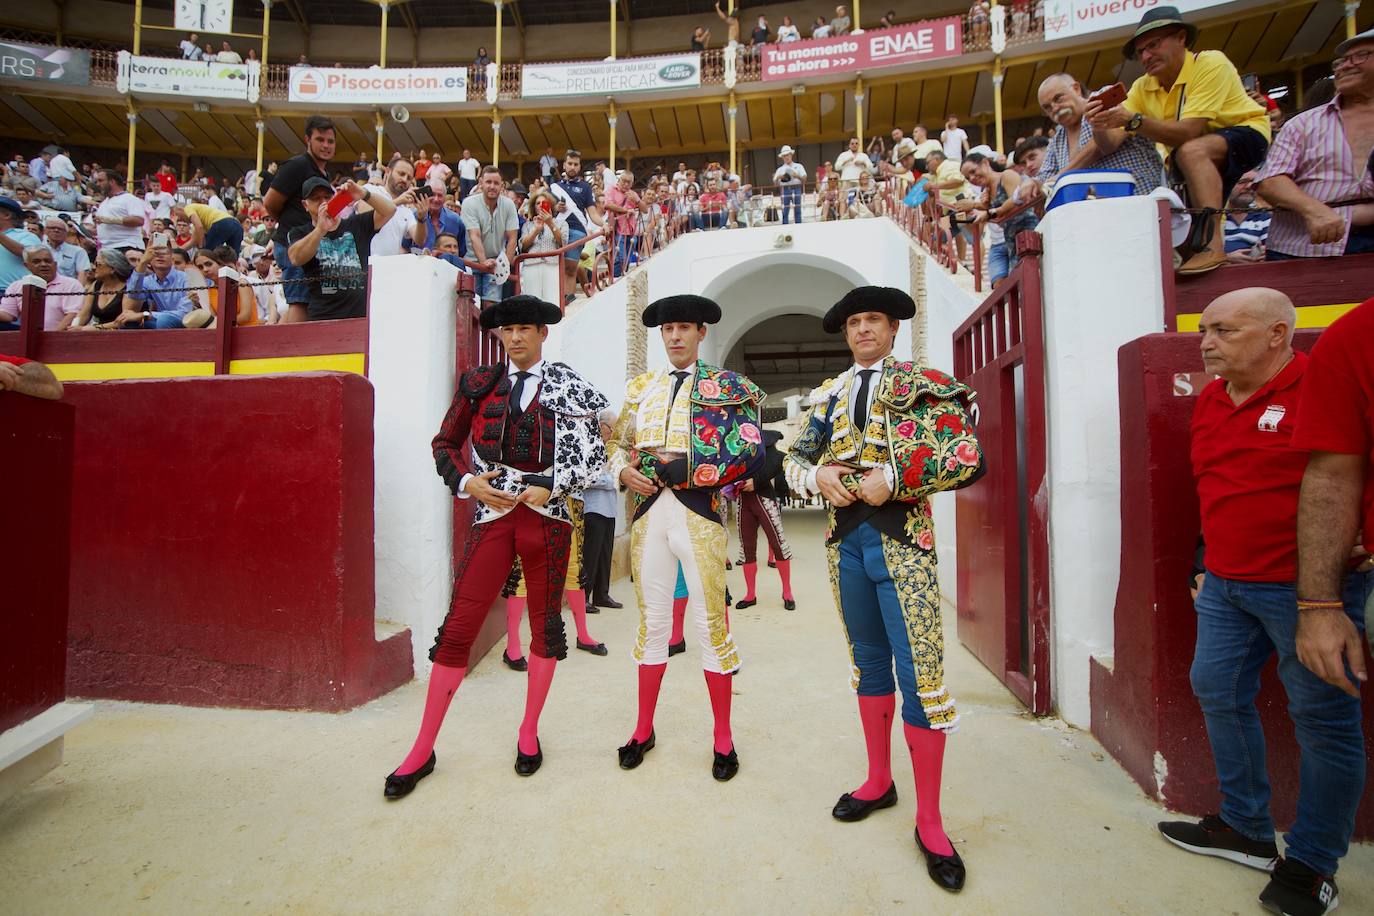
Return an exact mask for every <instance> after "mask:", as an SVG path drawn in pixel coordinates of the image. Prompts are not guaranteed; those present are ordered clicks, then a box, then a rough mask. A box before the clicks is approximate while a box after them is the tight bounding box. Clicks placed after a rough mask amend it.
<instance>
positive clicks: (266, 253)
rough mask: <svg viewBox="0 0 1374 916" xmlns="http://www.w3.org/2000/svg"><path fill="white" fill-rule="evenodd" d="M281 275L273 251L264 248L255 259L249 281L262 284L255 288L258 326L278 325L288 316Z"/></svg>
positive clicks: (266, 247) (254, 297) (254, 299)
mask: <svg viewBox="0 0 1374 916" xmlns="http://www.w3.org/2000/svg"><path fill="white" fill-rule="evenodd" d="M280 279H281V273H280V271H278V270H277V266H276V264H275V263H274V261H273V257H272V249H271V247H270V246H264V247H263V248H262V250H260V251H258V252H257V253H256V254H255V255H254V257H253V272H252V274H251V275H250V276H249V280H251V281H253V282H254V283H258V284H262V285H257V286H253V287H252V290H253V302H254V305H255V306H256V307H257V310H258V324H278V323H280V322H281V320H282V318H283V317H285V315H286V297H285V296H284V295H282V291H281V284H280V283H277V282H273V281H277V280H280Z"/></svg>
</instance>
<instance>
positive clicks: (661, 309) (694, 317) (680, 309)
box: [640, 293, 720, 328]
mask: <svg viewBox="0 0 1374 916" xmlns="http://www.w3.org/2000/svg"><path fill="white" fill-rule="evenodd" d="M640 320H641V321H643V322H644V326H645V327H646V328H656V327H658V326H659V325H661V324H672V323H673V322H675V321H686V322H690V323H691V324H715V323H716V322H717V321H720V306H719V305H716V304H715V303H714V302H712V301H711V300H710V299H707V298H706V297H705V296H694V295H692V294H690V293H684V294H682V295H679V296H664V297H663V298H662V299H658V300H655V301H654V302H653V303H651V304H650V305H649V307H648V308H646V309H645V310H644V314H643V315H642V316H641V317H640Z"/></svg>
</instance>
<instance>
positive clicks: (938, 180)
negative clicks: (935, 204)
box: [926, 150, 974, 261]
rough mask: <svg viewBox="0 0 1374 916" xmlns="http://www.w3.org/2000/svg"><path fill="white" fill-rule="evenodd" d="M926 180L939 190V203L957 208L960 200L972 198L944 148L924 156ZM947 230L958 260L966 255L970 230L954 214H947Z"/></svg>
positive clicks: (957, 167)
mask: <svg viewBox="0 0 1374 916" xmlns="http://www.w3.org/2000/svg"><path fill="white" fill-rule="evenodd" d="M926 169H927V171H926V181H927V183H928V184H929V186H930V189H931V190H933V191H939V192H940V203H942V204H944V205H945V206H946V207H954V208H957V207H958V206H959V204H960V203H961V202H962V201H966V200H967V201H971V200H972V199H973V196H974V194H973V189H972V188H971V187H969V183H968V182H967V181H965V180H964V173H963V172H961V171H959V163H957V162H955V161H954V160H953V159H948V158H946V157H945V152H944V150H931V151H930V153H929V154H928V155H927V156H926ZM949 231H950V233H951V234H952V235H953V236H954V247H955V250H956V251H957V252H958V255H959V260H961V261H962V260H964V259H965V258H967V257H968V238H969V232H970V230H969V229H967V228H965V227H964V226H963V225H961V224H960V223H959V222H958V221H957V220H956V219H955V218H954V214H953V213H950V214H949Z"/></svg>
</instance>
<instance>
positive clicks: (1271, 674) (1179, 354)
mask: <svg viewBox="0 0 1374 916" xmlns="http://www.w3.org/2000/svg"><path fill="white" fill-rule="evenodd" d="M1316 336H1317V335H1316V332H1311V331H1304V332H1299V334H1298V338H1297V341H1296V344H1297V346H1298V348H1299V349H1302V350H1309V349H1311V346H1312V344H1313V343H1314V342H1315V340H1316ZM1118 369H1119V375H1120V384H1121V389H1120V391H1121V394H1120V397H1121V494H1122V496H1121V580H1120V583H1119V585H1118V589H1117V598H1116V611H1115V627H1116V632H1115V649H1114V651H1115V657H1114V660H1113V666H1112V669H1111V670H1108V669H1107V668H1105V667H1104V666H1102V665H1101V664H1099V663H1097V662H1096V661H1094V662H1093V670H1092V730H1093V734H1094V735H1096V736H1097V738H1098V740H1100V741H1101V742H1102V743H1103V745H1104V746H1105V747H1106V748H1107V750H1108V751H1110V752H1111V754H1112V755H1113V756H1114V757H1116V759H1117V760H1119V761H1120V762H1121V764H1122V766H1124V767H1125V768H1126V770H1127V771H1128V772H1129V773H1130V774H1131V776H1132V777H1133V778H1134V779H1135V780H1136V782H1138V783H1139V784H1140V786H1141V788H1143V789H1144V790H1145V791H1146V792H1147V793H1148V794H1149V795H1150V796H1152V797H1155V798H1161V793H1160V791H1159V789H1158V787H1157V784H1156V772H1155V754H1156V752H1158V753H1159V754H1160V755H1161V757H1162V759H1163V762H1164V764H1165V766H1167V774H1168V775H1167V778H1166V779H1165V781H1164V785H1163V791H1162V800H1163V801H1164V802H1165V803H1166V804H1167V805H1168V806H1169V807H1170V808H1173V809H1176V810H1179V811H1182V812H1185V813H1187V814H1194V815H1202V814H1206V813H1209V812H1214V811H1216V810H1218V807H1219V796H1218V791H1217V780H1216V771H1215V767H1214V766H1213V763H1212V754H1211V749H1210V747H1209V746H1208V744H1207V732H1206V729H1205V728H1204V726H1203V721H1202V712H1201V710H1200V709H1199V708H1198V704H1197V700H1196V698H1195V697H1194V696H1193V692H1192V687H1191V685H1190V684H1189V676H1188V673H1189V669H1190V668H1191V666H1192V662H1193V647H1194V644H1195V641H1196V637H1197V620H1196V614H1195V612H1194V610H1193V603H1192V598H1191V597H1190V595H1189V593H1188V583H1187V580H1188V574H1189V571H1190V570H1191V569H1192V564H1193V553H1194V548H1195V547H1196V544H1197V536H1198V505H1197V494H1196V490H1195V488H1194V485H1193V476H1192V469H1191V465H1190V463H1189V457H1188V452H1189V434H1188V427H1189V421H1190V419H1191V417H1192V413H1193V405H1194V404H1195V403H1196V401H1197V398H1196V397H1195V396H1192V395H1188V396H1179V395H1176V394H1175V387H1174V375H1175V373H1180V372H1199V373H1200V372H1201V371H1202V358H1201V356H1200V355H1199V353H1198V337H1197V335H1196V334H1152V335H1149V336H1147V337H1143V338H1141V339H1139V340H1136V341H1133V342H1131V343H1129V344H1127V345H1126V346H1124V347H1122V348H1121V351H1120V355H1119V358H1118ZM1263 685H1264V686H1263V690H1262V692H1261V694H1260V698H1259V708H1260V715H1261V718H1262V721H1263V723H1264V731H1265V740H1266V743H1267V745H1268V765H1269V773H1270V778H1271V780H1272V783H1273V789H1274V799H1273V813H1274V818H1275V820H1276V822H1277V823H1279V824H1281V825H1284V826H1286V825H1288V824H1290V823H1291V822H1292V818H1293V812H1294V805H1295V802H1296V799H1297V789H1298V747H1297V742H1296V741H1295V739H1294V737H1293V726H1292V723H1291V722H1290V721H1289V719H1288V715H1287V700H1286V699H1285V697H1284V693H1283V687H1282V685H1281V684H1280V683H1279V680H1278V677H1277V676H1276V674H1275V668H1274V664H1273V662H1270V664H1269V665H1268V667H1267V668H1266V669H1265V671H1264V677H1263ZM1365 693H1366V697H1365V699H1366V703H1365V707H1364V718H1365V722H1364V727H1365V742H1366V753H1367V754H1368V753H1374V697H1372V696H1370V693H1369V691H1368V690H1366V691H1365ZM1371 790H1374V770H1371V774H1370V779H1369V782H1368V783H1367V785H1366V789H1365V793H1366V796H1369V794H1370V792H1371ZM1356 835H1357V836H1358V837H1370V836H1374V806H1369V805H1366V806H1364V807H1363V808H1362V809H1361V811H1360V815H1359V819H1358V821H1357V823H1356Z"/></svg>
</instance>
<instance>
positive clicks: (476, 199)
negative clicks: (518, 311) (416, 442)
mask: <svg viewBox="0 0 1374 916" xmlns="http://www.w3.org/2000/svg"><path fill="white" fill-rule="evenodd" d="M504 185H505V182H504V181H502V179H501V170H500V169H498V168H497V167H496V166H494V165H489V166H486V167H485V168H483V169H482V178H481V185H480V193H478V194H469V195H468V196H467V197H465V198H464V199H463V225H465V226H467V230H468V251H470V252H472V259H473V260H474V261H476V262H478V263H479V264H481V265H482V267H483V268H485V272H479V273H478V274H477V290H476V294H475V295H476V297H477V298H479V299H481V300H482V301H483V302H485V303H493V302H499V301H500V299H501V283H502V282H504V281H505V278H504V277H502V278H501V280H500V281H498V280H497V278H496V273H495V271H496V268H497V262H498V260H499V259H500V258H501V256H502V255H504V256H505V261H506V267H507V268H509V266H510V264H511V263H512V262H514V261H515V241H516V239H515V237H516V233H517V232H518V230H519V220H518V218H517V217H516V214H515V205H514V204H513V203H511V202H510V199H509V198H508V197H506V196H505V195H504V194H503V193H501V192H502V191H503V189H504Z"/></svg>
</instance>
